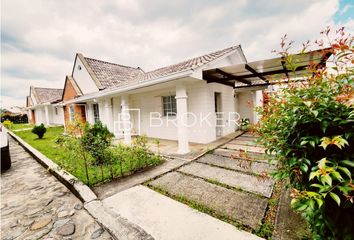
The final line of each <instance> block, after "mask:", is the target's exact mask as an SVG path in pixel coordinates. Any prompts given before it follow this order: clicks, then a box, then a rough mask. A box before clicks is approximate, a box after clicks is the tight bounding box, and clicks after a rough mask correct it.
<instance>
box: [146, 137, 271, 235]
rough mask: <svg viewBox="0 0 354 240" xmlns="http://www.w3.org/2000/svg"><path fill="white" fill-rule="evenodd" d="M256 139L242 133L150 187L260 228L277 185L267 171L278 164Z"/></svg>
mask: <svg viewBox="0 0 354 240" xmlns="http://www.w3.org/2000/svg"><path fill="white" fill-rule="evenodd" d="M255 139H256V138H255V137H253V136H252V135H249V134H246V135H241V137H237V138H236V139H234V140H232V141H231V142H229V143H227V144H225V145H223V146H221V147H220V148H218V149H216V150H215V151H214V153H210V154H207V155H205V156H203V157H201V158H199V159H197V160H196V161H193V162H191V163H189V164H186V165H183V166H181V167H180V168H178V169H176V170H175V171H174V172H171V173H168V174H165V175H162V176H160V177H158V178H156V179H154V180H153V181H150V182H149V183H148V186H150V187H151V188H152V189H158V190H160V191H163V192H165V193H167V194H168V195H169V196H171V197H173V198H175V199H181V198H182V199H185V200H187V201H188V202H192V203H193V204H194V205H195V204H197V205H199V206H202V207H203V208H206V209H208V211H214V212H215V213H216V214H217V215H218V216H221V217H226V218H228V219H231V220H233V221H235V222H237V223H238V224H241V225H243V226H245V227H248V228H252V229H254V230H257V229H258V228H259V226H260V224H261V223H262V220H263V218H264V216H265V212H266V209H267V205H268V198H270V197H271V195H272V192H273V186H274V180H273V179H271V178H270V177H267V176H266V174H267V173H269V172H270V171H271V170H273V169H274V168H275V166H273V165H270V164H269V163H268V162H267V161H266V160H265V159H264V156H263V153H264V149H263V148H261V147H259V146H257V145H256V143H255V142H254V140H255ZM230 146H232V147H233V148H232V149H230ZM244 150H246V151H247V152H245V151H244Z"/></svg>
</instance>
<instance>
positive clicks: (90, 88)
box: [73, 57, 98, 94]
mask: <svg viewBox="0 0 354 240" xmlns="http://www.w3.org/2000/svg"><path fill="white" fill-rule="evenodd" d="M79 66H81V70H79ZM73 77H74V79H75V81H76V83H77V84H78V85H79V87H80V89H81V91H82V93H83V94H87V93H93V92H97V91H98V88H97V86H96V84H95V82H94V81H93V80H92V78H91V76H90V74H89V73H88V72H87V70H86V68H85V66H84V64H83V63H82V62H81V60H80V58H79V57H77V58H76V62H75V66H74V72H73Z"/></svg>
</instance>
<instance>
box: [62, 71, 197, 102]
mask: <svg viewBox="0 0 354 240" xmlns="http://www.w3.org/2000/svg"><path fill="white" fill-rule="evenodd" d="M193 72H194V71H193V70H187V71H183V72H180V73H176V74H173V75H169V76H165V77H160V78H156V79H154V80H146V81H143V82H139V83H137V84H134V85H130V86H126V87H120V88H113V89H106V90H102V91H99V92H95V93H91V94H87V95H84V96H81V97H78V98H75V99H71V100H69V101H66V102H64V103H63V104H71V103H78V102H83V101H87V100H92V99H94V98H100V97H108V96H111V95H115V94H119V93H124V92H127V91H131V90H136V89H139V88H144V87H149V86H153V85H156V84H160V83H165V82H169V81H172V80H176V79H178V78H183V77H189V76H190V75H191V74H192V73H193Z"/></svg>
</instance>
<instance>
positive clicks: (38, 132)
mask: <svg viewBox="0 0 354 240" xmlns="http://www.w3.org/2000/svg"><path fill="white" fill-rule="evenodd" d="M46 132H47V129H46V127H45V126H44V125H43V123H42V124H41V125H38V126H34V127H33V129H32V133H34V134H36V135H37V136H38V138H39V139H42V138H43V136H44V134H45V133H46Z"/></svg>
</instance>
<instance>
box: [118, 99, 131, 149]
mask: <svg viewBox="0 0 354 240" xmlns="http://www.w3.org/2000/svg"><path fill="white" fill-rule="evenodd" d="M121 106H122V111H121V119H120V120H121V121H122V126H123V135H124V143H125V144H128V145H129V144H131V142H132V137H131V126H132V123H131V116H130V114H129V96H128V95H123V96H122V101H121Z"/></svg>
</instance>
